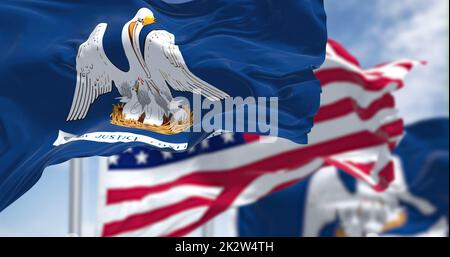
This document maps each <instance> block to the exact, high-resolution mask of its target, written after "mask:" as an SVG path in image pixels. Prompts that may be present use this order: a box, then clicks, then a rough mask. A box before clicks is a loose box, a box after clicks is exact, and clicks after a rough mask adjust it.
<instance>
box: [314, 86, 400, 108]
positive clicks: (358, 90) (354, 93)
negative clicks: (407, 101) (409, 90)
mask: <svg viewBox="0 0 450 257" xmlns="http://www.w3.org/2000/svg"><path fill="white" fill-rule="evenodd" d="M396 88H397V85H396V84H395V83H391V84H389V85H387V86H386V87H385V88H383V89H382V90H378V91H368V90H365V89H364V88H362V87H361V86H359V85H357V84H354V83H349V82H336V83H331V84H328V85H327V86H325V87H323V88H322V90H323V93H322V95H321V96H320V107H324V106H327V105H329V104H333V103H335V102H338V101H340V100H342V99H345V98H352V99H353V100H354V101H355V102H356V103H357V104H358V106H360V107H363V108H367V107H368V106H369V105H370V104H371V103H373V102H374V101H376V100H378V99H380V98H381V97H382V96H384V95H385V94H386V93H390V92H393V91H394V90H395V89H396Z"/></svg>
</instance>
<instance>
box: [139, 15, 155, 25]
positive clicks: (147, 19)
mask: <svg viewBox="0 0 450 257" xmlns="http://www.w3.org/2000/svg"><path fill="white" fill-rule="evenodd" d="M155 22H156V19H155V17H153V16H147V17H145V19H144V21H143V22H142V25H144V26H147V25H150V24H153V23H155Z"/></svg>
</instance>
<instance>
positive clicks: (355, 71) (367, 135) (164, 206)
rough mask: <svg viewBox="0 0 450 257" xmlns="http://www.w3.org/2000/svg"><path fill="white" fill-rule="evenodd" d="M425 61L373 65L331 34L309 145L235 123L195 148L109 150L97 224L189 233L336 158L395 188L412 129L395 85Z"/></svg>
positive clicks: (378, 186) (102, 232) (126, 232)
mask: <svg viewBox="0 0 450 257" xmlns="http://www.w3.org/2000/svg"><path fill="white" fill-rule="evenodd" d="M415 64H417V62H414V61H407V60H405V61H397V62H393V63H387V64H384V65H381V66H378V67H376V68H373V69H370V70H363V69H361V68H360V67H359V64H358V62H357V61H356V59H355V58H354V57H353V56H351V55H350V54H349V53H348V52H347V51H346V50H345V49H344V48H343V47H342V46H341V45H339V44H338V43H336V42H334V41H332V40H330V41H329V43H328V45H327V57H326V61H325V63H324V65H323V67H322V68H320V69H318V70H317V71H316V75H317V77H318V78H319V79H320V81H321V84H322V90H323V93H322V96H321V106H320V110H319V113H318V114H317V116H316V117H315V125H314V127H313V129H312V131H311V133H310V140H309V144H308V145H299V144H295V143H292V142H291V141H288V140H283V139H278V140H277V141H276V142H272V143H270V142H268V141H267V140H269V139H271V138H267V137H262V138H259V137H258V136H255V135H252V134H242V133H236V134H232V133H225V134H222V135H221V136H216V137H212V138H210V139H208V140H204V141H202V143H201V144H199V145H197V146H196V147H194V148H192V149H191V150H190V151H188V152H186V153H168V152H159V151H149V150H148V149H143V148H130V149H128V150H126V151H125V152H123V153H121V154H119V155H114V156H111V157H109V159H108V162H107V163H104V165H103V168H102V169H101V171H100V185H99V187H100V188H99V198H98V204H99V207H98V210H99V211H98V220H97V226H96V227H97V234H98V235H99V236H183V235H188V234H189V233H191V232H192V231H194V230H195V229H196V228H198V227H200V226H202V225H203V224H205V223H206V222H208V221H209V220H211V219H213V218H214V217H216V216H218V215H219V214H221V213H223V212H225V211H227V210H229V209H232V208H235V207H240V206H243V205H246V204H250V203H253V202H255V201H257V200H258V199H260V198H262V197H264V196H266V195H268V194H270V193H273V192H276V191H279V190H282V189H283V188H287V187H289V186H291V185H294V184H296V183H297V182H298V181H300V180H302V179H305V178H307V177H308V176H309V175H311V174H312V173H314V172H315V171H317V170H318V169H320V168H321V167H324V166H330V165H331V166H337V167H339V168H340V169H343V170H345V172H347V173H348V174H351V175H352V176H355V177H357V178H359V179H361V180H363V181H364V183H368V184H369V185H370V186H372V187H373V188H374V189H375V190H383V189H385V188H386V187H388V186H389V183H390V182H391V181H392V180H393V176H394V174H393V172H394V166H393V165H394V162H393V161H392V159H391V149H393V148H394V147H395V145H396V144H397V142H398V141H399V140H400V138H401V137H402V135H403V122H402V119H401V117H399V116H398V115H397V110H396V108H395V103H394V100H393V96H392V93H393V92H394V91H395V90H397V89H399V88H401V87H402V85H403V77H404V76H405V75H406V74H407V73H408V71H409V70H410V69H411V68H412V67H413V66H414V65H415ZM260 140H262V141H261V142H260ZM355 156H356V157H359V159H360V160H358V159H356V160H355V158H354V157H355ZM321 190H322V189H321ZM323 190H326V189H325V188H323Z"/></svg>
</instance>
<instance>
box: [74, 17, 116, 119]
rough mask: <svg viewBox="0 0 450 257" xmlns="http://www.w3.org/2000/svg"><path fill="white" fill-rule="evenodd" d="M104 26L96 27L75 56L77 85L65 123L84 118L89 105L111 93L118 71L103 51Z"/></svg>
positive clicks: (102, 24) (103, 24)
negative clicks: (101, 96) (99, 97)
mask: <svg viewBox="0 0 450 257" xmlns="http://www.w3.org/2000/svg"><path fill="white" fill-rule="evenodd" d="M106 26H107V25H106V24H105V23H101V24H99V25H97V27H96V28H95V29H94V31H93V32H92V33H91V35H90V36H89V39H88V40H87V41H86V42H84V43H83V44H81V46H80V47H79V49H78V54H77V59H76V62H77V85H76V88H75V93H74V97H73V102H72V107H71V108H70V112H69V115H68V116H67V121H69V120H79V119H83V118H84V117H86V114H87V112H88V110H89V107H90V105H91V104H92V103H93V102H94V101H95V99H97V98H98V96H100V95H102V94H106V93H109V92H111V90H112V81H113V80H114V78H113V76H115V75H117V74H118V72H122V71H120V70H118V69H117V68H116V67H115V66H114V65H113V64H112V63H111V61H110V60H109V59H108V57H107V56H106V54H105V51H104V50H103V36H104V34H105V31H106Z"/></svg>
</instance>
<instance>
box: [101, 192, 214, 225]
mask: <svg viewBox="0 0 450 257" xmlns="http://www.w3.org/2000/svg"><path fill="white" fill-rule="evenodd" d="M220 192H222V188H220V187H207V186H190V185H182V186H176V187H173V188H170V189H169V190H166V191H161V192H158V193H153V194H150V195H148V196H146V197H145V198H143V199H142V200H140V201H126V202H122V203H117V204H112V205H107V206H106V207H105V208H103V209H102V210H101V213H100V215H99V219H100V221H101V222H104V223H109V222H112V221H118V220H122V219H125V218H126V217H128V216H129V215H135V214H140V213H146V212H150V211H154V210H156V209H159V208H163V207H166V206H169V205H172V204H176V203H179V202H182V201H183V200H186V199H188V198H189V197H194V196H200V197H205V198H210V199H215V198H216V197H217V196H218V195H219V194H220Z"/></svg>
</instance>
